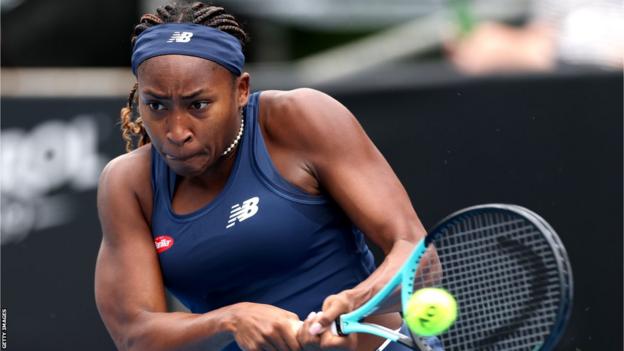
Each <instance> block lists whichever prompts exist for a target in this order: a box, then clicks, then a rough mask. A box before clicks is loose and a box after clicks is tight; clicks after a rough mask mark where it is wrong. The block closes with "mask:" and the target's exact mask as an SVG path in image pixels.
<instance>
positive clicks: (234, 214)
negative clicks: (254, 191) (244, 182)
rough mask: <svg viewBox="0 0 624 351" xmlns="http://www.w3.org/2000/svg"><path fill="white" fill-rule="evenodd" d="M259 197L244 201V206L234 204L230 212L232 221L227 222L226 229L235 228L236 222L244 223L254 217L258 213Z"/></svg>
mask: <svg viewBox="0 0 624 351" xmlns="http://www.w3.org/2000/svg"><path fill="white" fill-rule="evenodd" d="M259 202H260V198H259V197H257V196H256V197H252V198H251V199H248V200H245V201H243V204H242V205H239V204H234V205H233V206H232V210H231V211H230V220H229V221H228V222H227V225H226V226H225V228H230V227H233V226H234V225H235V224H236V222H242V221H244V220H246V219H248V218H250V217H253V216H254V215H255V214H256V213H258V203H259Z"/></svg>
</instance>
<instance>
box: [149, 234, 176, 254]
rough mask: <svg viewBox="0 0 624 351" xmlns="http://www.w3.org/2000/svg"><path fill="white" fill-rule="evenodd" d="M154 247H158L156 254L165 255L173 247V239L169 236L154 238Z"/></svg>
mask: <svg viewBox="0 0 624 351" xmlns="http://www.w3.org/2000/svg"><path fill="white" fill-rule="evenodd" d="M154 245H156V252H158V253H163V252H165V251H167V250H169V249H170V248H171V247H172V246H173V238H172V237H170V236H168V235H161V236H157V237H156V238H154Z"/></svg>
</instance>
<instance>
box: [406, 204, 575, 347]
mask: <svg viewBox="0 0 624 351" xmlns="http://www.w3.org/2000/svg"><path fill="white" fill-rule="evenodd" d="M424 244H425V246H426V249H425V251H424V253H423V254H422V256H421V257H419V258H418V260H417V262H416V264H417V272H416V276H415V277H414V276H412V277H410V278H409V279H404V283H403V286H402V289H403V290H404V291H402V294H403V295H409V294H411V293H413V291H414V290H416V289H419V288H422V287H440V288H443V289H445V290H447V291H448V292H449V293H450V294H452V295H453V296H454V297H455V299H456V301H457V304H458V307H459V311H458V317H457V320H456V321H455V323H454V324H453V325H452V326H451V327H450V328H449V329H448V330H447V331H445V332H444V333H442V334H441V335H439V336H438V338H439V339H440V341H441V343H442V344H443V345H444V349H445V350H446V351H452V350H550V349H552V348H553V347H554V346H555V345H556V343H557V341H558V338H559V337H560V336H561V334H562V333H563V330H564V329H565V324H566V322H567V320H568V319H569V315H570V312H571V305H572V290H573V282H572V270H571V267H570V264H569V260H568V256H567V253H566V251H565V248H564V246H563V245H562V243H561V241H560V239H559V237H558V236H557V234H556V233H555V231H554V230H553V229H552V227H551V226H550V225H549V224H548V223H547V222H546V221H545V220H543V219H542V218H541V217H540V216H538V215H537V214H535V213H533V212H532V211H530V210H528V209H526V208H523V207H520V206H516V205H504V204H487V205H479V206H473V207H469V208H466V209H463V210H460V211H458V212H455V213H453V214H451V215H450V216H448V217H446V218H445V219H444V220H442V221H441V222H440V223H439V224H437V225H436V226H435V227H434V228H433V229H432V230H431V231H430V232H429V234H428V235H427V236H426V237H425V239H424ZM434 252H435V253H436V254H437V259H438V260H439V262H438V260H435V259H431V257H434V258H435V257H436V256H435V255H433V253H434ZM428 258H429V259H428ZM413 269H414V267H412V269H411V271H413ZM405 272H407V270H405ZM410 279H414V280H413V284H412V285H410V284H407V283H405V281H409V280H410ZM403 303H404V305H403V306H404V308H405V301H403ZM414 339H415V341H417V340H418V338H417V337H415V338H414Z"/></svg>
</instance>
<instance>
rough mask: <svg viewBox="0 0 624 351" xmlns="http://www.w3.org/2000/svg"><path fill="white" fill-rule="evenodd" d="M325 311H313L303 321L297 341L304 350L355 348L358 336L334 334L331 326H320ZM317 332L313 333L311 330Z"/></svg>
mask: <svg viewBox="0 0 624 351" xmlns="http://www.w3.org/2000/svg"><path fill="white" fill-rule="evenodd" d="M323 316H324V313H323V312H319V313H316V312H312V313H310V314H309V315H308V318H306V320H305V321H304V322H303V325H302V326H301V328H300V329H299V332H298V333H297V341H299V344H300V345H301V346H302V347H303V350H304V351H320V350H323V351H343V350H354V349H355V347H356V345H357V336H356V335H355V334H351V335H348V336H339V335H334V334H333V333H332V332H331V330H330V328H322V327H319V325H320V323H319V321H321V320H323V318H324V317H323ZM311 330H312V331H313V332H315V333H311V332H310V331H311Z"/></svg>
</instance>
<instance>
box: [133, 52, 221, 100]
mask: <svg viewBox="0 0 624 351" xmlns="http://www.w3.org/2000/svg"><path fill="white" fill-rule="evenodd" d="M137 80H138V82H139V89H140V91H145V90H146V89H148V90H149V89H151V90H158V91H161V92H163V91H175V92H181V91H196V90H198V89H200V88H202V89H205V90H215V89H222V88H227V87H230V85H231V84H230V82H231V80H232V75H231V73H230V72H229V71H228V70H226V69H225V68H223V67H222V66H220V65H219V64H217V63H215V62H213V61H210V60H206V59H203V58H199V57H194V56H185V55H162V56H156V57H152V58H150V59H148V60H145V62H143V63H142V64H141V65H140V66H139V67H138V70H137Z"/></svg>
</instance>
